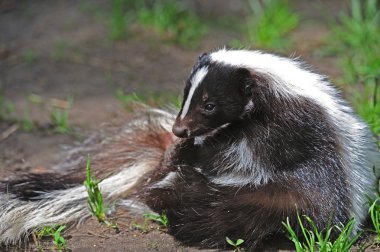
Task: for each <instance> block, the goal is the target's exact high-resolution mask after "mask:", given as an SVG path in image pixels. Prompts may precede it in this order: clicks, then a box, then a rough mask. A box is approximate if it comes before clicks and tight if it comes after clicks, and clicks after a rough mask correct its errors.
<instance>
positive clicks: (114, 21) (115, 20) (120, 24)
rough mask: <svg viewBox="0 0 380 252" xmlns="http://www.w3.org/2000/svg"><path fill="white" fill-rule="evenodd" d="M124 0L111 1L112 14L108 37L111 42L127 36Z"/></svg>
mask: <svg viewBox="0 0 380 252" xmlns="http://www.w3.org/2000/svg"><path fill="white" fill-rule="evenodd" d="M125 2H126V1H125V0H113V1H112V13H111V18H110V30H111V32H110V36H111V39H113V40H120V39H123V38H125V36H126V35H127V22H126V12H125V10H124V8H125Z"/></svg>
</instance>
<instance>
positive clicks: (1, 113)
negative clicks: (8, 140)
mask: <svg viewBox="0 0 380 252" xmlns="http://www.w3.org/2000/svg"><path fill="white" fill-rule="evenodd" d="M14 110H15V107H14V105H13V103H11V102H8V101H6V100H5V95H4V91H3V89H2V88H1V87H0V121H8V120H10V119H11V117H12V116H11V114H12V113H13V112H14Z"/></svg>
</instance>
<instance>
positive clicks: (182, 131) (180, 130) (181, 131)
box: [172, 125, 189, 138]
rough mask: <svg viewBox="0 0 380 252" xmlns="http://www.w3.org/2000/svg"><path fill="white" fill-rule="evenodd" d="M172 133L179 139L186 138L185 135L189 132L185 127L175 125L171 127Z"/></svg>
mask: <svg viewBox="0 0 380 252" xmlns="http://www.w3.org/2000/svg"><path fill="white" fill-rule="evenodd" d="M172 131H173V133H174V135H176V136H177V137H181V138H185V137H187V134H188V132H189V130H188V129H187V128H186V127H185V126H177V125H174V126H173V129H172Z"/></svg>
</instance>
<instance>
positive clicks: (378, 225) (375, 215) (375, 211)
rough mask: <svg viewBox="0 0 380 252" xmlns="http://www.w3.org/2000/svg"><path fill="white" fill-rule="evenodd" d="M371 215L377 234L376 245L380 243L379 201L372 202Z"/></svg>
mask: <svg viewBox="0 0 380 252" xmlns="http://www.w3.org/2000/svg"><path fill="white" fill-rule="evenodd" d="M369 214H370V216H371V221H372V225H373V227H374V229H375V230H374V231H375V233H376V237H375V240H374V243H375V244H379V243H380V203H379V199H376V200H372V204H371V207H370V208H369Z"/></svg>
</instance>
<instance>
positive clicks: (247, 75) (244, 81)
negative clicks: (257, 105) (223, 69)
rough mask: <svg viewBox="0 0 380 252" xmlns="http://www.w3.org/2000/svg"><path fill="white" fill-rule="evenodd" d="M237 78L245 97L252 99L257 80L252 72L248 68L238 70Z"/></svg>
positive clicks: (236, 72)
mask: <svg viewBox="0 0 380 252" xmlns="http://www.w3.org/2000/svg"><path fill="white" fill-rule="evenodd" d="M235 74H236V77H237V78H238V80H239V83H241V86H240V87H241V90H242V93H243V95H244V96H245V97H247V98H251V97H252V94H253V88H254V84H255V80H254V78H253V77H252V74H251V72H250V71H249V70H248V69H247V68H238V69H236V71H235Z"/></svg>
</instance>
